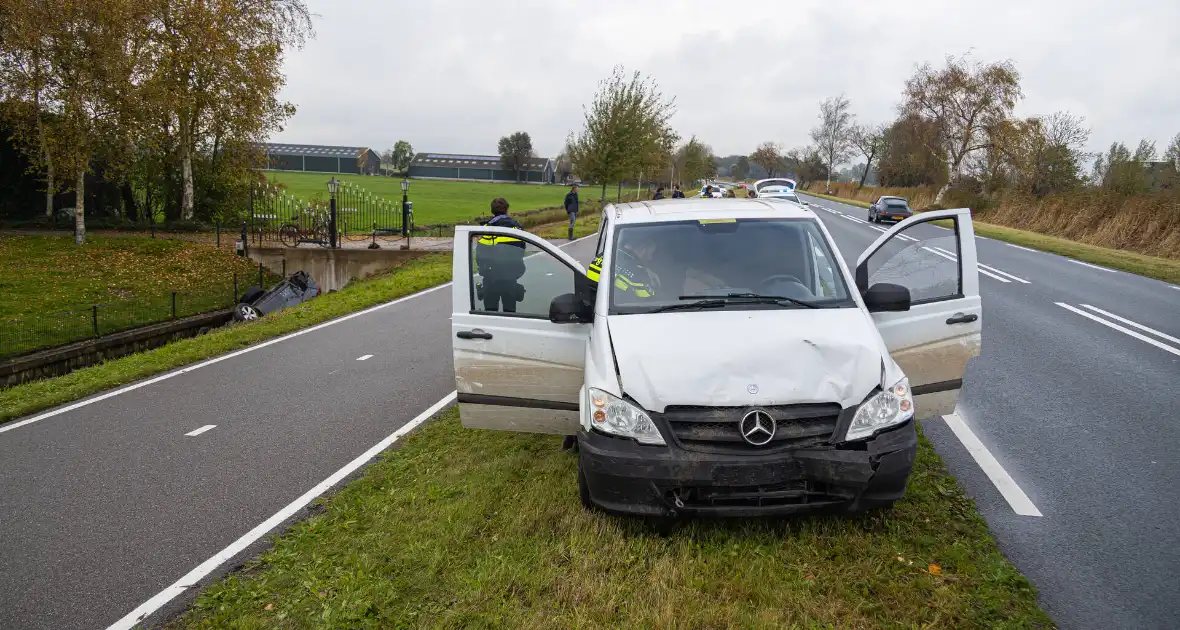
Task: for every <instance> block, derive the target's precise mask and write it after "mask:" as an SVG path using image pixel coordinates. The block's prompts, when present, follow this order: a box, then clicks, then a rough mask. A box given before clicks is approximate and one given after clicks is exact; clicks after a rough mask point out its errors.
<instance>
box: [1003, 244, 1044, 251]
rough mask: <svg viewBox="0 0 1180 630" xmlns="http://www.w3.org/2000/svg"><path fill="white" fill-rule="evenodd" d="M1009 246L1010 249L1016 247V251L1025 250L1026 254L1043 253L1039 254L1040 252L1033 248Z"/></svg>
mask: <svg viewBox="0 0 1180 630" xmlns="http://www.w3.org/2000/svg"><path fill="white" fill-rule="evenodd" d="M1008 246H1009V247H1015V248H1016V249H1023V250H1024V251H1026V252H1032V253H1034V254H1039V253H1041V252H1039V251H1037V250H1035V249H1032V248H1029V247H1022V246H1020V245H1013V244H1012V243H1008Z"/></svg>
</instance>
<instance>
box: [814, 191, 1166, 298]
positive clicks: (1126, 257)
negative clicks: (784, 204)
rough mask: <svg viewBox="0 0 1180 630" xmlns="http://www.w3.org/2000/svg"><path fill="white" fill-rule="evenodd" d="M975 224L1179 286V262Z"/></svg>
mask: <svg viewBox="0 0 1180 630" xmlns="http://www.w3.org/2000/svg"><path fill="white" fill-rule="evenodd" d="M803 194H805V195H811V196H812V197H819V198H820V199H827V200H829V201H835V202H838V203H843V204H848V205H850V206H857V207H860V208H868V207H869V205H870V204H868V203H867V202H864V201H858V200H855V199H846V198H844V197H835V196H832V195H825V194H822V193H814V192H809V191H805V192H804V193H803ZM973 224H974V225H975V234H976V235H978V236H986V237H987V238H994V239H996V240H999V241H1006V242H1008V243H1012V244H1014V245H1021V246H1024V247H1031V248H1033V249H1039V250H1041V251H1046V252H1051V253H1054V254H1058V255H1061V256H1065V257H1068V258H1073V259H1075V260H1080V261H1083V262H1088V263H1093V264H1095V265H1102V266H1104V267H1110V268H1111V269H1120V270H1122V271H1127V272H1130V273H1134V274H1138V275H1141V276H1146V277H1148V278H1155V279H1156V280H1163V281H1164V282H1171V283H1180V260H1171V259H1168V258H1158V257H1155V256H1145V255H1143V254H1138V253H1135V252H1130V251H1126V250H1122V249H1112V248H1109V247H1099V246H1097V245H1089V244H1086V243H1079V242H1077V241H1071V240H1068V239H1064V238H1059V237H1056V236H1049V235H1047V234H1039V233H1037V232H1029V231H1028V230H1020V229H1017V228H1010V227H1005V226H1002V225H994V224H991V223H984V222H982V221H974V222H973Z"/></svg>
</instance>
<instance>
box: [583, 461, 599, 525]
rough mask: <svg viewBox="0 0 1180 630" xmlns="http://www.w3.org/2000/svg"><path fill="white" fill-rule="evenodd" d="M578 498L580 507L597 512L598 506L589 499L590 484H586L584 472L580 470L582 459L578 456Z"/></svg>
mask: <svg viewBox="0 0 1180 630" xmlns="http://www.w3.org/2000/svg"><path fill="white" fill-rule="evenodd" d="M578 500H580V501H581V502H582V507H583V508H585V509H586V510H587V511H590V512H597V511H598V507H597V506H595V505H594V502H593V501H591V500H590V486H588V485H586V473H585V472H584V471H583V470H582V459H581V458H580V457H579V458H578Z"/></svg>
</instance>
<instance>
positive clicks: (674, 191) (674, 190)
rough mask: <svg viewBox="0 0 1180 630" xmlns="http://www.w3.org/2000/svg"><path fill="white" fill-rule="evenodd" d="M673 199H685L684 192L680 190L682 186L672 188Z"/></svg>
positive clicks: (677, 185)
mask: <svg viewBox="0 0 1180 630" xmlns="http://www.w3.org/2000/svg"><path fill="white" fill-rule="evenodd" d="M672 198H673V199H684V192H683V191H681V190H680V184H676V185H675V186H673V187H672Z"/></svg>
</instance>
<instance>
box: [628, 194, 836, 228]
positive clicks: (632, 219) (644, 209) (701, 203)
mask: <svg viewBox="0 0 1180 630" xmlns="http://www.w3.org/2000/svg"><path fill="white" fill-rule="evenodd" d="M606 210H607V213H608V220H609V221H613V222H615V223H663V222H670V221H692V220H697V219H764V218H771V217H773V218H783V219H812V220H814V219H815V218H816V217H815V213H813V212H811V211H810V210H808V209H806V208H802V207H800V206H798V205H796V204H795V203H793V202H790V201H787V200H785V199H749V198H747V199H741V198H737V199H697V198H692V199H660V200H658V201H635V202H631V203H622V204H617V205H616V204H611V205H608V206H607V207H606Z"/></svg>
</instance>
